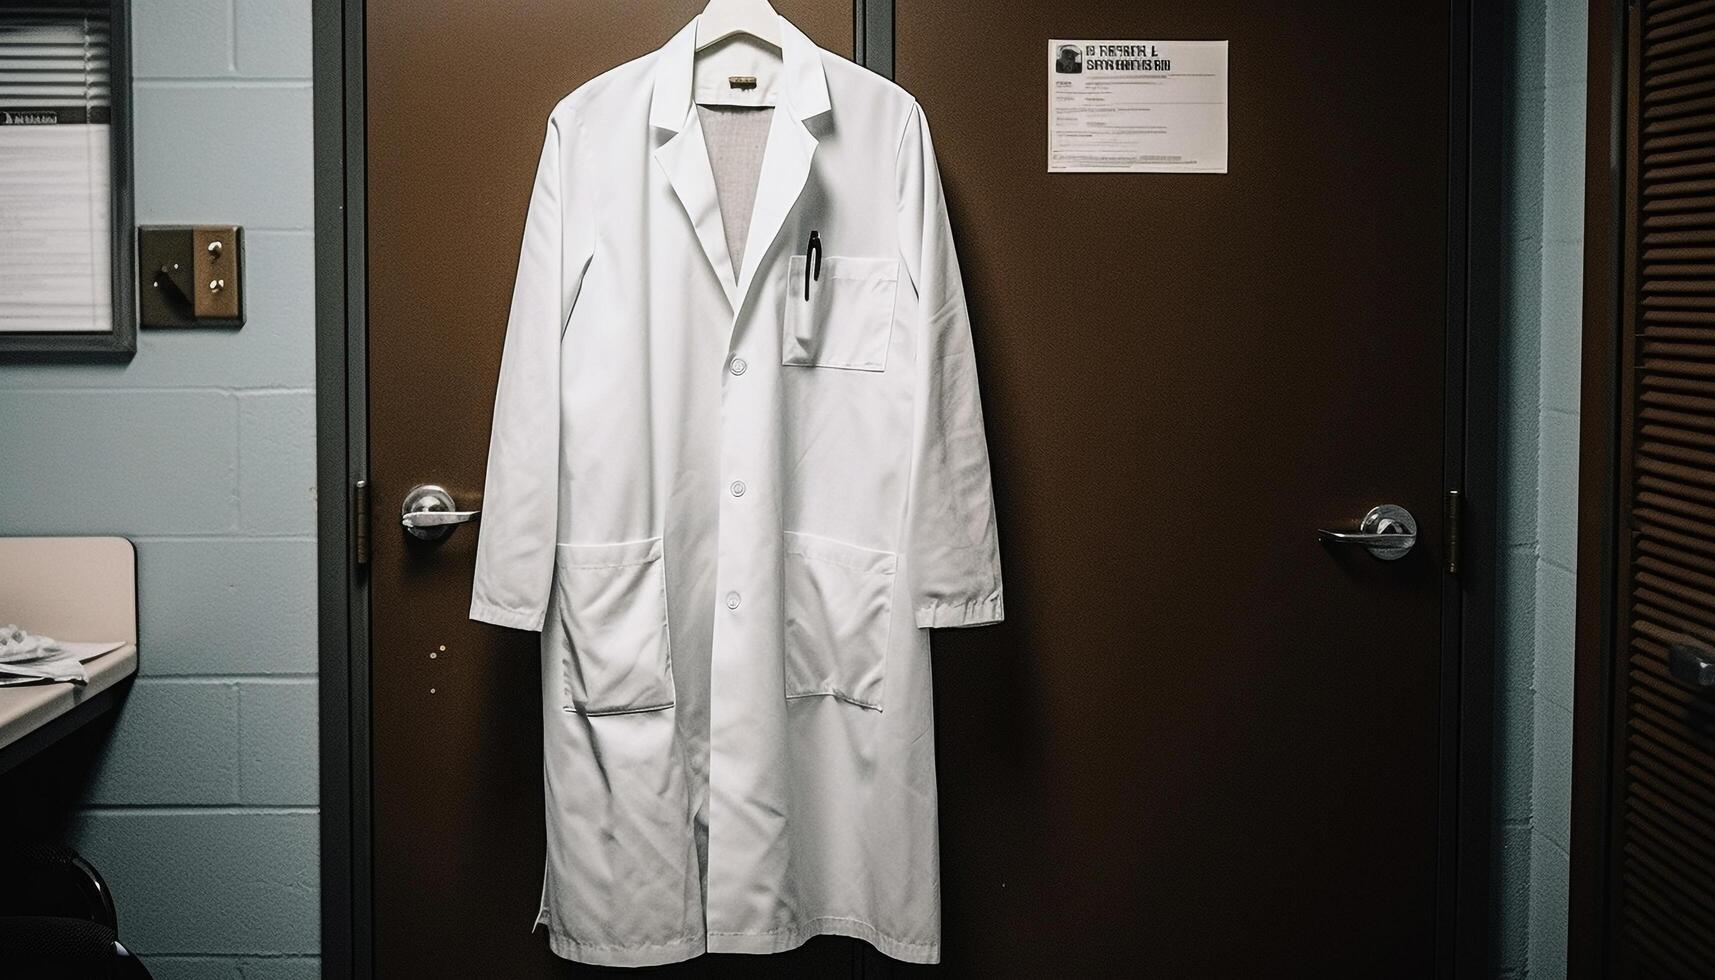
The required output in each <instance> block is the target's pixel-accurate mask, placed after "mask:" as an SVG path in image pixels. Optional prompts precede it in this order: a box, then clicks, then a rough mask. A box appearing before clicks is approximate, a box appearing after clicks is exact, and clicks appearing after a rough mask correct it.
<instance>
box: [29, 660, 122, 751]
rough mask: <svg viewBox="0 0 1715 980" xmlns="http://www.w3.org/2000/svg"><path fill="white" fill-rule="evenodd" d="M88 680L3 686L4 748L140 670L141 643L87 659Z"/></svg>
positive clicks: (85, 665) (85, 668)
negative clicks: (138, 646)
mask: <svg viewBox="0 0 1715 980" xmlns="http://www.w3.org/2000/svg"><path fill="white" fill-rule="evenodd" d="M83 669H84V671H85V672H86V673H88V675H89V683H88V684H73V683H71V682H70V681H61V682H59V683H55V684H22V685H18V686H15V687H0V749H3V748H5V747H6V746H8V745H11V744H12V743H13V742H16V741H17V740H19V739H21V738H23V737H24V736H25V735H28V734H30V733H31V732H33V731H35V730H36V729H38V728H40V727H42V726H43V725H46V724H47V723H48V722H50V721H53V720H54V719H55V718H58V717H59V716H60V715H63V714H65V713H66V712H68V711H70V710H71V709H73V708H75V707H77V706H78V705H79V704H82V703H83V702H84V701H87V700H89V699H90V698H93V697H95V696H96V695H97V694H100V693H101V692H102V691H105V690H107V689H108V688H110V687H112V686H113V685H115V684H117V683H119V682H120V681H122V680H124V679H125V678H127V677H130V676H131V675H132V674H135V673H136V672H137V645H136V644H135V643H127V644H125V645H124V646H122V647H120V648H119V649H117V650H114V651H111V652H109V653H104V654H102V655H101V656H99V657H96V658H95V659H93V660H89V661H87V662H85V663H84V665H83Z"/></svg>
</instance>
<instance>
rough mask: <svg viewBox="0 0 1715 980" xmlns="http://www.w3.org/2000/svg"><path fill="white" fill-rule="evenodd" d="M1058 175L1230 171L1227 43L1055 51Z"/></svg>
mask: <svg viewBox="0 0 1715 980" xmlns="http://www.w3.org/2000/svg"><path fill="white" fill-rule="evenodd" d="M1048 172H1049V173H1051V174H1053V173H1109V172H1119V173H1203V174H1224V173H1226V172H1227V42H1225V41H1066V40H1054V41H1049V42H1048Z"/></svg>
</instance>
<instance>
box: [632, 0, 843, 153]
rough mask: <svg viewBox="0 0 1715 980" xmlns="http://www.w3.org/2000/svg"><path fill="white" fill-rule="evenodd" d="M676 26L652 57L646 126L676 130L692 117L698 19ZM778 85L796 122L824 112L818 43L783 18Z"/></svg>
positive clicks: (825, 87) (824, 86) (823, 78)
mask: <svg viewBox="0 0 1715 980" xmlns="http://www.w3.org/2000/svg"><path fill="white" fill-rule="evenodd" d="M701 19H702V18H701V17H700V16H698V17H693V18H691V22H690V23H689V24H686V25H685V26H684V27H682V28H680V30H679V33H677V34H675V35H673V38H672V40H670V41H668V42H667V43H666V44H665V45H663V46H662V48H661V50H660V51H659V52H658V53H657V54H656V56H655V79H654V92H653V94H652V96H651V99H650V103H649V124H650V125H652V126H656V127H659V128H661V129H666V130H671V131H673V132H675V133H677V132H679V131H680V130H681V129H683V128H684V126H685V121H686V119H687V118H689V116H690V114H691V68H692V65H693V63H694V62H695V61H696V57H697V21H698V20H701ZM780 43H781V45H782V47H781V52H780V62H781V64H780V74H781V78H780V81H781V83H782V92H783V93H784V97H785V102H786V103H787V105H789V106H791V108H792V111H793V113H794V115H795V116H796V117H797V118H798V119H809V118H811V117H813V116H819V115H821V114H822V113H824V112H827V111H828V110H829V109H830V108H831V106H830V103H829V102H828V78H827V75H826V73H825V72H823V70H822V55H821V51H820V49H818V48H817V47H816V42H814V41H812V40H810V39H809V38H808V37H807V36H805V34H804V32H803V31H800V30H799V29H798V28H797V27H795V26H793V24H792V22H791V21H789V20H787V19H786V18H784V17H782V18H780Z"/></svg>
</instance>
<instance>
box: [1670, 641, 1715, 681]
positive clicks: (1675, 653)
mask: <svg viewBox="0 0 1715 980" xmlns="http://www.w3.org/2000/svg"><path fill="white" fill-rule="evenodd" d="M1667 669H1668V673H1670V674H1672V675H1673V677H1674V679H1675V680H1677V681H1679V682H1680V683H1682V684H1684V685H1686V686H1687V687H1695V688H1698V689H1701V690H1708V689H1709V688H1711V687H1715V651H1712V650H1710V649H1709V648H1707V647H1704V646H1700V645H1698V644H1696V643H1693V642H1690V641H1689V640H1687V641H1682V642H1679V643H1675V644H1674V645H1673V646H1671V647H1669V648H1668V651H1667Z"/></svg>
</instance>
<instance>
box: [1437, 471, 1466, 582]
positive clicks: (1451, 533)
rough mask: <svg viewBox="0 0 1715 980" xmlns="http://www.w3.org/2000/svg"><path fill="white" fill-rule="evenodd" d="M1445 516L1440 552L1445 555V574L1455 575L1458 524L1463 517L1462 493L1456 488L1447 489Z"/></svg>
mask: <svg viewBox="0 0 1715 980" xmlns="http://www.w3.org/2000/svg"><path fill="white" fill-rule="evenodd" d="M1445 517H1446V520H1445V521H1443V523H1444V524H1445V525H1446V528H1447V540H1446V542H1445V545H1444V547H1443V548H1442V553H1443V554H1445V555H1446V556H1447V574H1449V575H1457V574H1459V545H1460V533H1461V530H1462V529H1461V528H1460V526H1459V525H1460V523H1461V522H1462V521H1463V520H1464V517H1465V495H1464V494H1462V493H1460V492H1459V491H1457V490H1449V491H1447V503H1446V512H1445Z"/></svg>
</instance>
